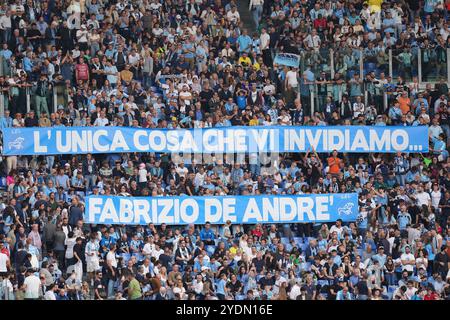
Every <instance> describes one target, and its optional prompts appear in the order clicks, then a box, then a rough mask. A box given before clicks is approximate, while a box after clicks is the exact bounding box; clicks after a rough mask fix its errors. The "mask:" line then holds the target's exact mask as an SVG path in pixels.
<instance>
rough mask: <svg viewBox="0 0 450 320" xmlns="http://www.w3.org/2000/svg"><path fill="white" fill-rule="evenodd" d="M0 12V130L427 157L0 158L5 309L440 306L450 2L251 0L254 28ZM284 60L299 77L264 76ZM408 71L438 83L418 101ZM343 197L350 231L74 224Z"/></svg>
mask: <svg viewBox="0 0 450 320" xmlns="http://www.w3.org/2000/svg"><path fill="white" fill-rule="evenodd" d="M0 2H1V3H2V5H1V8H0V41H1V43H2V48H1V50H0V56H1V57H0V61H1V62H2V63H1V65H0V71H1V72H0V75H1V76H0V91H1V93H2V95H0V98H3V101H2V104H3V107H4V114H2V115H0V116H1V117H0V128H2V129H3V128H5V127H38V126H39V127H59V126H98V127H102V126H129V127H141V128H169V129H174V130H175V129H178V128H207V127H220V126H238V125H244V126H257V125H259V126H272V125H282V126H283V125H310V126H316V125H379V126H386V125H402V126H428V128H429V138H430V153H427V154H421V153H409V154H402V153H397V154H337V153H336V152H332V153H331V154H329V155H328V154H317V153H316V152H315V150H310V151H309V152H308V153H306V154H279V155H277V161H276V163H275V162H271V163H269V164H266V163H264V164H260V162H258V159H257V157H255V156H254V155H248V156H247V157H246V158H244V159H241V160H243V161H234V162H233V161H231V160H232V159H230V158H225V159H223V158H222V157H220V155H212V156H211V157H210V158H208V161H204V159H203V160H200V161H197V160H195V161H194V160H192V159H190V160H189V159H188V160H187V161H186V159H184V160H183V161H180V160H179V159H178V160H176V159H174V157H172V156H171V155H169V154H161V153H132V154H126V153H124V154H98V155H91V154H88V155H68V156H66V155H47V156H8V157H5V156H4V157H2V159H1V163H0V176H1V178H2V179H1V182H0V185H1V187H2V188H3V190H4V193H2V194H1V198H0V219H1V220H0V280H1V286H0V300H1V299H4V300H13V299H17V300H22V299H45V300H73V299H76V300H90V299H96V300H102V299H116V300H124V299H130V300H134V299H149V300H166V299H178V300H186V299H206V300H211V299H236V300H238V299H240V300H242V299H248V300H253V299H261V300H273V299H278V300H287V299H292V300H311V299H312V300H367V299H370V300H386V299H393V300H440V299H450V272H449V266H450V228H449V223H450V219H449V213H450V168H449V157H448V145H449V139H448V138H449V136H450V126H449V108H450V104H449V103H450V99H449V98H450V97H449V88H448V83H447V80H446V79H447V50H448V48H449V43H450V42H449V37H448V35H449V29H448V22H447V20H448V10H449V9H450V3H449V2H448V1H446V2H445V3H444V2H443V1H442V0H425V1H417V0H400V1H387V0H386V1H376V0H369V1H368V2H364V1H362V0H355V1H339V0H331V1H320V0H316V1H306V0H291V1H288V0H285V1H280V0H274V1H268V0H265V1H264V0H251V1H250V4H249V7H250V12H251V16H252V17H253V19H254V25H256V26H257V29H255V30H254V31H252V30H249V29H248V28H246V27H244V23H243V21H241V14H242V12H239V11H238V9H237V3H236V1H234V0H230V1H228V0H165V1H162V0H71V1H70V0H66V1H62V0H42V1H37V0H26V1H22V0H10V1H0ZM390 49H391V50H394V51H395V61H394V64H395V68H396V70H397V71H398V78H397V79H392V78H391V77H390V76H389V59H388V51H389V50H390ZM419 49H420V50H419ZM330 50H332V51H330ZM279 52H284V53H294V54H298V55H300V56H301V64H302V66H301V68H300V69H299V68H292V67H286V66H283V65H276V64H274V62H273V61H274V58H275V55H276V54H277V53H279ZM330 52H332V54H333V57H334V63H333V68H332V64H331V62H330V59H329V56H330ZM418 55H421V61H422V63H423V65H424V67H423V70H422V79H421V81H422V80H423V81H426V80H427V79H428V78H430V77H431V76H437V78H438V80H437V81H436V82H435V83H434V85H431V84H427V85H426V87H425V88H423V87H422V86H420V85H419V82H421V81H419V80H420V79H418V76H419V74H418V64H417V61H418V59H417V56H418ZM360 59H363V60H362V61H363V66H364V74H363V77H361V76H360V72H359V70H360V65H361V64H360V62H361V60H360ZM332 69H334V70H332ZM405 79H408V81H406V80H405ZM54 91H56V92H57V93H58V103H57V105H55V104H54V102H53V98H52V97H53V96H52V94H53V92H54ZM30 92H31V97H32V99H31V104H32V107H31V109H30V110H29V111H28V110H27V95H28V94H29V93H30ZM366 92H367V95H365V93H366ZM384 93H388V94H387V96H388V99H387V108H385V106H384V102H383V94H384ZM312 94H314V96H313V99H311V95H312ZM338 192H357V193H358V194H359V211H360V213H359V216H358V219H357V221H355V222H351V223H342V221H340V220H338V221H336V222H332V223H324V224H281V225H260V224H258V225H233V224H231V223H226V224H225V225H223V226H216V225H210V224H209V223H207V224H206V225H204V226H203V225H202V226H200V225H188V226H166V225H158V226H155V225H152V224H150V225H143V226H124V225H115V226H107V225H89V224H86V223H83V212H84V198H85V197H86V196H87V195H90V194H96V195H97V194H105V195H119V196H165V195H190V196H192V195H227V194H235V195H258V194H308V193H338Z"/></svg>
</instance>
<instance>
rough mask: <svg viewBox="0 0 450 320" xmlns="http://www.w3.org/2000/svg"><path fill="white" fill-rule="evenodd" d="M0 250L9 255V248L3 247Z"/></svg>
mask: <svg viewBox="0 0 450 320" xmlns="http://www.w3.org/2000/svg"><path fill="white" fill-rule="evenodd" d="M0 252H1V253H3V254H6V255H7V256H8V257H9V250H8V249H7V248H6V247H3V248H2V250H1V251H0Z"/></svg>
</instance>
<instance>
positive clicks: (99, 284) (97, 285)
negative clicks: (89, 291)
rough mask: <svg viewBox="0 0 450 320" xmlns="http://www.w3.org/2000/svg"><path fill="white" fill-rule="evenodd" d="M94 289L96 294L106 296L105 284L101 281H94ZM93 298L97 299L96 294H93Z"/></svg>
mask: <svg viewBox="0 0 450 320" xmlns="http://www.w3.org/2000/svg"><path fill="white" fill-rule="evenodd" d="M94 290H97V291H98V294H99V295H100V297H102V298H106V290H105V286H104V285H103V284H102V282H101V281H100V280H95V281H94ZM95 300H98V297H97V295H95Z"/></svg>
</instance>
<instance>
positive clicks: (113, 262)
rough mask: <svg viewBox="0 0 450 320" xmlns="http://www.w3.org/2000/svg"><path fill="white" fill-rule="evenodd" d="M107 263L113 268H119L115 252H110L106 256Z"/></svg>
mask: <svg viewBox="0 0 450 320" xmlns="http://www.w3.org/2000/svg"><path fill="white" fill-rule="evenodd" d="M106 261H109V262H110V263H111V266H113V267H114V268H117V259H116V254H115V253H114V252H112V251H109V252H108V254H107V255H106Z"/></svg>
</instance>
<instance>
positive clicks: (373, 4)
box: [367, 0, 383, 13]
mask: <svg viewBox="0 0 450 320" xmlns="http://www.w3.org/2000/svg"><path fill="white" fill-rule="evenodd" d="M367 3H368V4H369V9H370V12H371V13H374V12H379V11H380V10H381V4H382V3H383V0H368V1H367Z"/></svg>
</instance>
